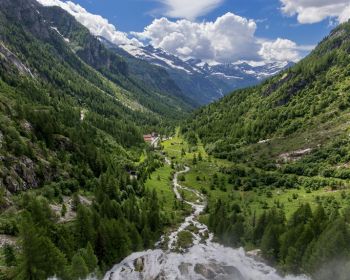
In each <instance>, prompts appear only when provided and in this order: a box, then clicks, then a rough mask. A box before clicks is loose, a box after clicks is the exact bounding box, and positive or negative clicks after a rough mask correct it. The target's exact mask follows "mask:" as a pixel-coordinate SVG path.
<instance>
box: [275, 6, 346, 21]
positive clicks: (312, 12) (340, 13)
mask: <svg viewBox="0 0 350 280" xmlns="http://www.w3.org/2000/svg"><path fill="white" fill-rule="evenodd" d="M280 1H281V3H282V11H283V12H284V13H285V14H287V15H289V16H294V15H296V16H297V19H298V21H299V22H300V23H316V22H320V21H322V20H324V19H326V18H336V19H337V20H338V21H339V22H345V21H347V20H348V19H349V18H350V2H349V0H280Z"/></svg>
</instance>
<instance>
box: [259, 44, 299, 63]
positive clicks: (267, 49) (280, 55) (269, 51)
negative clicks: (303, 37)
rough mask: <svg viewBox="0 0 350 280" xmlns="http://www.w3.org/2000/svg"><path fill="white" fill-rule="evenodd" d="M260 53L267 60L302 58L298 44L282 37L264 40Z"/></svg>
mask: <svg viewBox="0 0 350 280" xmlns="http://www.w3.org/2000/svg"><path fill="white" fill-rule="evenodd" d="M259 55H261V57H262V58H263V59H264V60H266V61H274V60H277V61H279V60H282V61H283V60H288V61H294V62H296V61H298V60H299V59H300V58H301V57H300V52H299V49H298V46H297V44H296V43H295V42H293V41H291V40H288V39H281V38H277V39H276V40H275V41H265V42H262V44H261V48H260V50H259Z"/></svg>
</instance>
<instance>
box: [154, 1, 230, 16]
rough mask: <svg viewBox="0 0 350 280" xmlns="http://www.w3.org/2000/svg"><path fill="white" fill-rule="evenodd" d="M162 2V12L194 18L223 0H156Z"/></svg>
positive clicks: (210, 9)
mask: <svg viewBox="0 0 350 280" xmlns="http://www.w3.org/2000/svg"><path fill="white" fill-rule="evenodd" d="M156 1H158V2H160V3H162V4H163V6H164V9H163V10H162V12H163V14H164V15H165V16H168V17H172V18H186V19H191V20H193V19H195V18H197V17H199V16H202V15H205V14H207V13H208V12H210V11H212V10H213V9H215V8H216V7H218V6H219V5H220V4H221V3H223V2H224V0H156Z"/></svg>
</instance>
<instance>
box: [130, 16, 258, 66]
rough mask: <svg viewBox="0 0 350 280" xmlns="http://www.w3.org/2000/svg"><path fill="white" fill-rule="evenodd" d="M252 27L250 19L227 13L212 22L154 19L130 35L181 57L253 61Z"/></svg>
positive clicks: (255, 48)
mask: <svg viewBox="0 0 350 280" xmlns="http://www.w3.org/2000/svg"><path fill="white" fill-rule="evenodd" d="M256 28H257V26H256V23H255V22H254V21H253V20H248V19H245V18H242V17H240V16H237V15H234V14H232V13H227V14H225V15H223V16H221V17H219V18H217V19H216V21H214V22H200V23H197V22H192V21H189V20H186V19H182V20H177V21H170V20H169V19H167V18H161V19H156V20H154V21H153V22H152V23H151V24H150V25H149V26H147V27H146V28H145V29H144V31H143V32H142V33H134V34H135V35H136V36H138V38H139V39H146V40H149V42H150V44H151V45H153V46H154V47H157V48H162V49H164V50H166V51H168V52H170V53H172V54H175V55H178V56H181V57H183V58H186V57H193V58H200V59H203V60H208V61H210V60H215V61H220V62H223V61H234V60H238V59H254V58H256V53H257V51H258V48H259V46H258V45H257V43H256V41H255V38H254V34H255V31H256Z"/></svg>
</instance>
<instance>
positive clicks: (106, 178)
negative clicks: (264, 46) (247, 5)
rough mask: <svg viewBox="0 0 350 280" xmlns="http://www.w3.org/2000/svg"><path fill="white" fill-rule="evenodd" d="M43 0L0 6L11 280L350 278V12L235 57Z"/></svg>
mask: <svg viewBox="0 0 350 280" xmlns="http://www.w3.org/2000/svg"><path fill="white" fill-rule="evenodd" d="M43 2H45V1H43V0H38V1H37V0H0V279H1V280H14V279H16V280H46V279H51V280H53V279H56V280H78V279H89V280H99V279H105V280H120V279H122V280H123V279H126V280H129V279H130V280H134V279H135V280H138V279H144V280H168V279H169V280H180V279H185V280H187V279H189V280H192V279H193V280H199V279H200V280H203V279H204V280H211V279H214V280H225V279H226V280H228V279H238V280H258V279H259V280H260V279H262V280H283V279H284V280H328V279H333V280H347V279H349V275H350V138H349V135H350V131H349V116H350V115H349V114H350V96H349V90H350V70H349V69H350V68H349V65H350V22H345V23H343V24H339V25H338V26H336V27H335V29H334V30H333V31H332V32H331V33H330V34H329V36H327V37H326V38H325V39H323V40H322V41H321V43H320V44H319V45H318V46H317V47H316V48H315V49H314V50H313V51H312V52H311V53H310V54H309V55H308V56H307V57H305V58H304V59H302V60H301V61H299V62H298V63H295V64H294V63H292V62H289V61H282V62H281V61H279V62H266V61H264V62H262V61H244V60H241V61H237V62H235V63H226V64H223V63H216V62H208V61H202V60H199V59H194V58H188V59H184V58H180V57H178V56H175V55H172V54H170V53H169V52H166V51H164V50H162V49H159V48H155V47H153V46H151V45H148V46H141V45H137V44H115V43H112V42H111V40H108V39H106V38H107V37H101V36H97V35H96V34H94V33H93V32H92V31H91V30H89V29H88V28H87V27H86V26H84V25H83V24H82V22H81V18H79V17H78V16H77V15H76V14H74V13H70V12H69V11H67V10H65V9H62V8H61V7H58V6H57V5H54V4H52V3H57V1H56V0H55V1H52V3H51V2H50V1H48V2H50V3H51V4H46V5H42V3H43ZM48 2H46V3H48Z"/></svg>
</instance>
